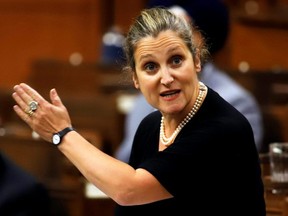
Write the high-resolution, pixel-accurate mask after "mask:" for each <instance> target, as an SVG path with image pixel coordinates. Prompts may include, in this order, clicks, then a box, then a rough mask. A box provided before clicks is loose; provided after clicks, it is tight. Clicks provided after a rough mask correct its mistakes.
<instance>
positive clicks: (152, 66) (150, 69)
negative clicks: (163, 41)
mask: <svg viewBox="0 0 288 216" xmlns="http://www.w3.org/2000/svg"><path fill="white" fill-rule="evenodd" d="M144 69H145V71H147V72H153V71H155V70H156V69H157V67H156V64H155V63H153V62H149V63H147V64H145V65H144Z"/></svg>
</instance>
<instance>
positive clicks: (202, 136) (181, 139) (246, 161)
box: [116, 88, 265, 216]
mask: <svg viewBox="0 0 288 216" xmlns="http://www.w3.org/2000/svg"><path fill="white" fill-rule="evenodd" d="M160 121H161V113H160V112H159V111H155V112H153V113H151V114H150V115H148V116H147V117H146V118H144V120H143V121H142V122H141V124H140V125H139V128H138V130H137V133H136V135H135V138H134V143H133V147H132V152H131V157H130V161H129V164H130V165H132V166H133V167H134V168H135V169H136V168H143V169H146V170H147V171H148V172H150V173H151V174H152V175H154V176H155V178H157V179H158V181H159V182H160V183H161V184H162V185H163V186H164V187H165V188H166V189H167V190H168V191H169V192H170V193H171V194H172V195H173V196H174V197H173V198H171V199H167V200H163V201H158V202H155V203H151V204H146V205H139V206H126V207H125V206H117V207H116V215H118V216H120V215H121V216H122V215H123V216H124V215H125V216H127V215H149V213H156V212H159V213H161V215H165V216H167V215H179V216H180V215H195V216H212V215H221V216H238V215H239V216H243V215H247V216H248V215H251V216H252V215H253V216H264V215H265V201H264V195H263V183H262V179H261V169H260V163H259V157H258V153H257V149H256V146H255V142H254V138H253V132H252V128H251V126H250V124H249V122H248V121H247V119H246V118H245V117H244V116H243V115H242V114H241V113H240V112H238V111H237V110H236V109H235V108H234V107H233V106H231V105H230V104H229V103H227V102H226V101H225V100H224V99H222V98H221V97H220V96H219V95H218V94H217V93H216V92H215V91H213V90H212V89H210V88H209V89H208V93H207V96H206V99H205V100H204V102H203V104H202V106H201V108H200V109H199V111H198V112H197V113H196V115H195V116H194V117H193V118H192V119H191V120H190V121H189V123H188V124H186V126H185V127H184V128H183V129H182V130H181V132H180V133H179V134H178V136H177V138H176V140H175V141H174V143H173V145H171V146H170V147H168V148H167V149H165V150H164V151H161V152H159V151H158V145H159V131H160Z"/></svg>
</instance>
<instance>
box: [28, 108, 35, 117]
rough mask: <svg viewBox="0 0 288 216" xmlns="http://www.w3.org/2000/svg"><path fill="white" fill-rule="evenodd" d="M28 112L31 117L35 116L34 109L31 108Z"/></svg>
mask: <svg viewBox="0 0 288 216" xmlns="http://www.w3.org/2000/svg"><path fill="white" fill-rule="evenodd" d="M27 114H28V116H29V117H32V116H33V114H34V112H33V110H32V109H30V110H29V111H28V112H27Z"/></svg>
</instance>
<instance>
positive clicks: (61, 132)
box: [58, 127, 74, 138]
mask: <svg viewBox="0 0 288 216" xmlns="http://www.w3.org/2000/svg"><path fill="white" fill-rule="evenodd" d="M73 130H74V128H73V127H66V128H64V129H63V130H61V131H59V132H58V134H59V136H60V137H61V138H63V137H64V136H65V135H66V134H67V133H69V132H70V131H73Z"/></svg>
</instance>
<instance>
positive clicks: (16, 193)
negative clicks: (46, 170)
mask: <svg viewBox="0 0 288 216" xmlns="http://www.w3.org/2000/svg"><path fill="white" fill-rule="evenodd" d="M50 205H51V201H50V197H49V194H48V191H47V190H46V188H45V187H44V185H42V184H41V183H39V182H37V180H36V179H35V178H34V177H33V176H32V175H30V174H29V173H28V172H26V171H25V170H23V169H22V168H20V167H19V166H17V165H16V164H15V163H14V162H13V161H11V160H10V159H9V158H8V157H7V156H6V155H5V154H4V153H1V152H0V215H1V216H50V215H51V209H50Z"/></svg>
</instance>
